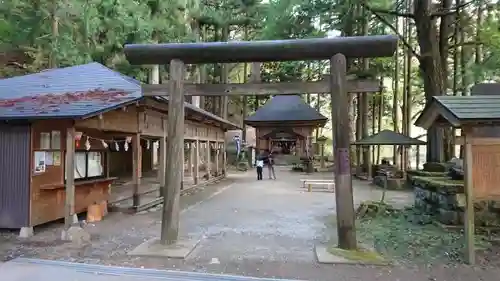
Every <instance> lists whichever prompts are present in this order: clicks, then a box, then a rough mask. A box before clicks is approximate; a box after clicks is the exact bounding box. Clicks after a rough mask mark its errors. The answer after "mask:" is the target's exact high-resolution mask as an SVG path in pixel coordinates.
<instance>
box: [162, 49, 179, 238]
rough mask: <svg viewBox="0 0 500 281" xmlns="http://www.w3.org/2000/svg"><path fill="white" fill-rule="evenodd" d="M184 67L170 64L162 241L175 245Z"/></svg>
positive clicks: (177, 231)
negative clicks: (165, 191) (165, 189)
mask: <svg viewBox="0 0 500 281" xmlns="http://www.w3.org/2000/svg"><path fill="white" fill-rule="evenodd" d="M184 75H185V65H184V63H183V62H182V61H180V60H176V59H174V60H172V61H171V62H170V78H171V79H172V81H175V83H171V84H170V86H171V87H170V89H169V92H170V93H173V95H172V96H171V97H170V100H169V103H168V126H167V129H168V141H167V163H166V169H167V174H166V177H167V181H166V185H167V188H168V192H167V194H166V198H165V200H164V201H163V217H162V227H161V238H160V241H161V243H162V244H164V245H172V244H175V243H176V242H177V239H178V237H179V214H180V194H181V186H182V180H183V179H182V171H183V170H184V87H183V83H182V82H183V81H184Z"/></svg>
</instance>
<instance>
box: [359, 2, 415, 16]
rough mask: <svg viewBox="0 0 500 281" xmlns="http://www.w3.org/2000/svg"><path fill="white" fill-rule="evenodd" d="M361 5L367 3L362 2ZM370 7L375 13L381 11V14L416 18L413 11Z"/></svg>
mask: <svg viewBox="0 0 500 281" xmlns="http://www.w3.org/2000/svg"><path fill="white" fill-rule="evenodd" d="M361 5H363V6H364V5H365V4H361ZM368 9H369V10H370V11H372V12H374V13H379V14H386V15H392V16H396V17H403V18H411V19H413V18H415V15H414V14H412V13H401V12H398V11H393V10H384V9H378V8H373V7H370V8H368Z"/></svg>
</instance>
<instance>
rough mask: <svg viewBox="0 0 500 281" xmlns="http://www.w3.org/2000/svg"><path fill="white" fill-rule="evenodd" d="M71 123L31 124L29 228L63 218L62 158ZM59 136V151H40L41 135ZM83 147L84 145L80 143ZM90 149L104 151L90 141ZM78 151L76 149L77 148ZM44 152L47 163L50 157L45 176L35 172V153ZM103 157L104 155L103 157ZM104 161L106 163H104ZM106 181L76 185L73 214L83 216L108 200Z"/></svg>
mask: <svg viewBox="0 0 500 281" xmlns="http://www.w3.org/2000/svg"><path fill="white" fill-rule="evenodd" d="M71 123H72V122H71V121H53V120H51V121H37V122H34V123H33V124H32V132H31V135H32V138H31V139H32V143H31V147H32V156H31V188H30V191H31V192H30V193H31V210H30V214H31V215H30V225H31V226H34V225H39V224H42V223H46V222H49V221H53V220H56V219H60V218H63V217H64V202H65V197H66V194H65V189H64V166H65V163H64V156H65V144H66V130H67V128H68V127H69V126H71ZM53 131H58V132H60V148H59V149H46V148H43V149H42V147H41V143H40V140H41V134H42V133H52V132H53ZM82 145H83V142H82ZM91 146H92V148H93V149H99V150H106V149H105V148H104V147H103V146H102V144H101V143H100V142H99V141H91ZM77 149H78V148H77ZM36 151H39V152H42V151H43V152H45V153H46V159H47V156H48V154H51V156H50V157H52V165H46V166H45V171H44V172H36V171H35V163H34V155H35V152H36ZM105 157H106V154H105ZM103 160H104V161H106V160H105V159H103ZM109 183H110V182H109V181H89V182H76V187H75V211H76V212H77V213H78V212H83V211H85V210H86V209H87V207H88V206H89V205H91V204H94V203H96V202H101V201H102V200H107V198H108V187H109V186H108V185H109Z"/></svg>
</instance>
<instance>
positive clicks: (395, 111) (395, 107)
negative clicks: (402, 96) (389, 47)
mask: <svg viewBox="0 0 500 281" xmlns="http://www.w3.org/2000/svg"><path fill="white" fill-rule="evenodd" d="M396 30H399V20H398V19H396ZM398 49H399V48H398ZM394 56H395V58H394V76H393V91H392V92H393V98H392V123H393V126H394V132H399V52H398V50H396V53H395V54H394ZM392 153H393V163H394V165H396V166H398V163H399V157H398V149H397V147H396V146H394V148H393V150H392Z"/></svg>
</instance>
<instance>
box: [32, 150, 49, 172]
mask: <svg viewBox="0 0 500 281" xmlns="http://www.w3.org/2000/svg"><path fill="white" fill-rule="evenodd" d="M33 163H34V164H35V173H36V174H39V173H45V165H46V164H45V151H35V157H34V161H33Z"/></svg>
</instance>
